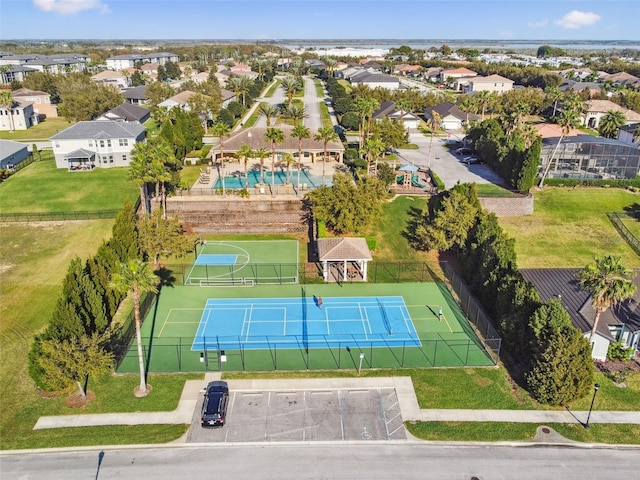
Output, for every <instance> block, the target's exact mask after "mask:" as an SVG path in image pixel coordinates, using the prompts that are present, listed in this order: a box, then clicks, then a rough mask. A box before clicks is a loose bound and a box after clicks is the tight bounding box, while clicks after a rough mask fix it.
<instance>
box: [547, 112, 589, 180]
mask: <svg viewBox="0 0 640 480" xmlns="http://www.w3.org/2000/svg"><path fill="white" fill-rule="evenodd" d="M557 123H558V125H559V126H560V127H561V129H562V130H561V132H562V133H561V134H560V138H558V143H556V146H555V148H554V149H553V152H552V153H551V157H549V162H548V163H547V168H545V169H544V172H543V173H542V177H541V178H540V184H539V186H540V187H542V186H543V185H544V179H545V178H546V176H547V174H548V173H549V169H550V168H551V163H552V162H553V159H554V158H555V156H556V153H557V152H558V148H559V147H560V144H561V143H562V140H563V139H564V138H565V137H566V136H567V135H569V132H570V131H571V129H572V128H575V127H577V126H578V125H580V123H581V118H580V115H579V114H578V112H576V111H575V110H572V109H569V108H565V109H564V110H563V111H562V113H560V117H559V118H558V120H557Z"/></svg>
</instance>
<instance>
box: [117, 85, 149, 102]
mask: <svg viewBox="0 0 640 480" xmlns="http://www.w3.org/2000/svg"><path fill="white" fill-rule="evenodd" d="M122 94H123V95H124V98H127V99H129V100H146V99H147V98H148V97H147V86H146V85H140V86H138V87H132V88H127V89H126V90H125V91H124V92H122Z"/></svg>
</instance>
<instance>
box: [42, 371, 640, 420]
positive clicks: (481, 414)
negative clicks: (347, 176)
mask: <svg viewBox="0 0 640 480" xmlns="http://www.w3.org/2000/svg"><path fill="white" fill-rule="evenodd" d="M219 379H220V373H207V374H206V375H205V379H204V380H189V381H187V382H185V386H184V390H183V391H182V396H181V397H180V401H179V402H178V408H176V410H174V411H172V412H137V413H107V414H90V415H60V416H50V417H40V418H39V419H38V421H37V422H36V425H35V426H34V430H40V429H47V428H66V427H89V426H98V425H142V424H190V423H191V421H192V419H193V412H194V410H195V408H196V404H197V402H198V398H199V396H200V395H202V389H203V387H204V386H205V385H206V384H207V383H208V382H210V381H212V380H219ZM359 388H361V389H370V388H395V390H396V394H397V396H398V403H399V404H400V410H401V412H402V419H403V420H404V421H424V422H427V421H434V422H515V423H541V424H543V423H583V422H586V419H587V412H569V411H567V410H454V409H420V407H419V405H418V399H417V398H416V394H415V391H414V389H413V382H412V381H411V377H369V378H312V379H281V380H260V379H258V380H229V389H230V390H232V391H283V390H285V391H286V390H288V391H295V390H319V389H325V390H329V389H359ZM152 395H153V393H152ZM589 423H622V424H636V425H638V424H640V412H614V411H593V412H592V413H591V418H590V419H589Z"/></svg>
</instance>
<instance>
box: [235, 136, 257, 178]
mask: <svg viewBox="0 0 640 480" xmlns="http://www.w3.org/2000/svg"><path fill="white" fill-rule="evenodd" d="M238 155H240V158H242V160H243V161H244V180H245V182H246V185H245V187H249V177H248V176H247V163H249V159H250V158H254V152H253V150H252V149H251V147H250V146H249V145H246V144H244V145H241V146H240V148H239V149H238Z"/></svg>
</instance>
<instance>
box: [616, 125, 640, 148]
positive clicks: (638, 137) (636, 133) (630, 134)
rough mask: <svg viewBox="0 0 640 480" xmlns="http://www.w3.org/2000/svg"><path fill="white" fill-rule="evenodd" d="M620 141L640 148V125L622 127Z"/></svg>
mask: <svg viewBox="0 0 640 480" xmlns="http://www.w3.org/2000/svg"><path fill="white" fill-rule="evenodd" d="M618 140H619V141H621V142H622V143H625V144H627V145H631V146H632V147H636V148H640V123H631V124H629V125H623V126H622V127H620V131H619V132H618Z"/></svg>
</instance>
